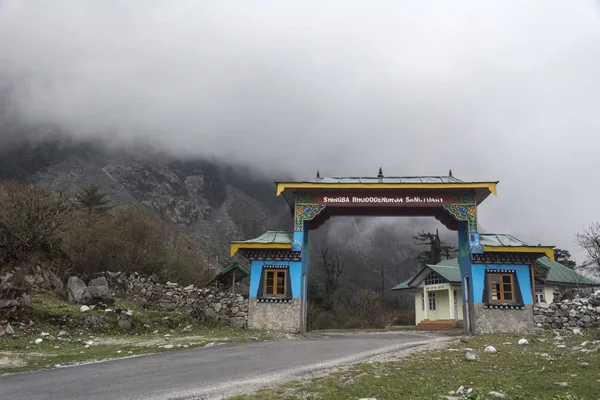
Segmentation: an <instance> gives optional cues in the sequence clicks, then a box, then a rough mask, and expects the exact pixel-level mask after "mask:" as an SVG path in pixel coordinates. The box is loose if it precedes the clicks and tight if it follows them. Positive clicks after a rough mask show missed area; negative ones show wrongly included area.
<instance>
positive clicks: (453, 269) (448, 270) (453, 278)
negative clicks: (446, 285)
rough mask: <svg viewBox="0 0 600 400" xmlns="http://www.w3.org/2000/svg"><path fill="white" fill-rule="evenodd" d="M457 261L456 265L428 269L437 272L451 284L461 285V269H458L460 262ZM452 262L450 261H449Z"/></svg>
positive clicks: (435, 266)
mask: <svg viewBox="0 0 600 400" xmlns="http://www.w3.org/2000/svg"><path fill="white" fill-rule="evenodd" d="M454 260H456V265H440V264H437V265H427V268H429V269H430V270H432V271H434V272H437V273H438V274H439V275H441V276H442V278H444V279H446V280H447V281H448V282H451V283H460V280H461V276H460V268H459V267H458V260H457V259H456V258H455V259H454ZM447 261H450V260H447Z"/></svg>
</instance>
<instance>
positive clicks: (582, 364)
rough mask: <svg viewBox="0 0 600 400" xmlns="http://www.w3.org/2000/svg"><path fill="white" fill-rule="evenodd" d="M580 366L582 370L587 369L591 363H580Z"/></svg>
mask: <svg viewBox="0 0 600 400" xmlns="http://www.w3.org/2000/svg"><path fill="white" fill-rule="evenodd" d="M579 366H580V367H581V368H587V367H589V366H590V363H587V362H580V363H579Z"/></svg>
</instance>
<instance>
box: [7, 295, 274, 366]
mask: <svg viewBox="0 0 600 400" xmlns="http://www.w3.org/2000/svg"><path fill="white" fill-rule="evenodd" d="M112 308H113V309H115V308H128V309H132V310H133V325H132V328H131V329H130V330H121V329H119V328H118V326H117V322H116V321H117V316H116V315H115V314H107V313H105V312H104V311H102V310H97V311H96V310H92V311H89V312H85V313H82V312H81V311H80V307H79V306H75V305H71V304H68V303H65V302H63V301H61V300H59V299H56V298H54V297H52V296H49V295H35V296H32V308H31V310H30V311H29V314H28V315H27V316H26V317H29V318H30V319H31V320H33V321H36V323H35V325H33V326H31V327H27V328H26V329H25V330H24V331H21V334H20V335H19V336H17V337H14V338H9V339H4V340H0V374H6V373H15V372H25V371H33V370H39V369H48V368H55V367H57V366H65V365H73V364H77V363H82V362H92V361H102V360H108V359H114V358H120V357H127V356H136V355H142V354H150V353H158V352H163V351H172V350H177V349H183V348H194V347H204V346H207V345H216V344H224V343H240V342H246V341H255V340H269V339H272V336H271V335H269V334H267V333H264V332H261V331H255V330H249V329H237V328H229V327H227V326H224V325H222V324H219V323H207V324H203V325H195V324H193V323H192V321H191V320H190V319H189V318H188V316H187V314H185V313H179V312H167V311H149V310H143V309H142V308H141V307H140V306H139V305H137V304H136V303H134V302H127V301H123V300H117V303H116V304H115V306H114V307H112ZM184 327H187V329H186V330H185V332H182V329H183V328H184ZM61 331H64V332H65V333H66V335H61V336H59V334H60V333H61ZM42 333H45V334H48V335H42ZM38 338H41V339H42V343H39V344H36V343H35V340H36V339H38ZM86 345H87V347H86ZM164 345H172V346H173V347H172V348H169V349H165V348H164V347H162V346H164ZM169 347H170V346H169Z"/></svg>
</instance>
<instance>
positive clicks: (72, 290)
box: [67, 276, 87, 304]
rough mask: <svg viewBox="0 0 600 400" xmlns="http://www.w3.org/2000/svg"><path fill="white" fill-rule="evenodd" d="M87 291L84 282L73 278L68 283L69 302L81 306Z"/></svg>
mask: <svg viewBox="0 0 600 400" xmlns="http://www.w3.org/2000/svg"><path fill="white" fill-rule="evenodd" d="M86 289H87V285H86V284H85V282H84V281H82V280H81V279H79V278H78V277H76V276H72V277H70V278H69V280H68V281H67V297H68V298H69V302H71V303H75V304H80V303H81V302H82V301H83V295H84V294H85V291H86Z"/></svg>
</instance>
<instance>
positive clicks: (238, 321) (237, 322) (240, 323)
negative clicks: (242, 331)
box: [227, 317, 247, 328]
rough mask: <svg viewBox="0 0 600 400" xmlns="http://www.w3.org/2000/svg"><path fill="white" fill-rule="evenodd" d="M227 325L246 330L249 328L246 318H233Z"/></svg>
mask: <svg viewBox="0 0 600 400" xmlns="http://www.w3.org/2000/svg"><path fill="white" fill-rule="evenodd" d="M227 325H228V326H230V327H232V328H245V327H246V326H247V322H246V318H244V317H231V318H229V320H228V321H227Z"/></svg>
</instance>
